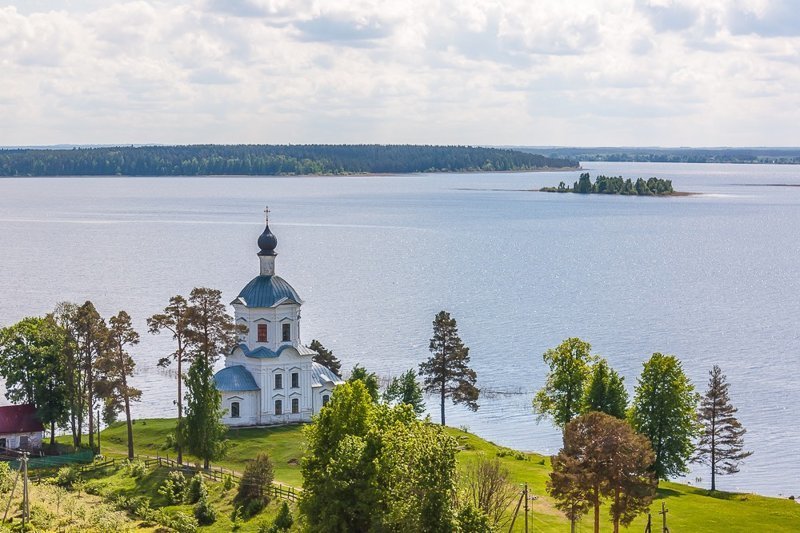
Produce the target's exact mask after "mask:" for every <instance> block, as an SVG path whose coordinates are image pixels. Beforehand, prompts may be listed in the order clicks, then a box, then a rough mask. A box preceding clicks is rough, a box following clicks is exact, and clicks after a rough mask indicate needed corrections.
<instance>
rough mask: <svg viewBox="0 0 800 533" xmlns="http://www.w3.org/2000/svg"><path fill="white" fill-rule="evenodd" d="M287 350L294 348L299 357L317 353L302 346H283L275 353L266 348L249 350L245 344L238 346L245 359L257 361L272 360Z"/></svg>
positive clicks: (260, 347)
mask: <svg viewBox="0 0 800 533" xmlns="http://www.w3.org/2000/svg"><path fill="white" fill-rule="evenodd" d="M289 348H294V349H295V350H297V353H299V354H300V355H316V353H317V352H315V351H314V350H312V349H311V348H307V347H306V346H303V345H302V344H301V345H299V346H292V345H291V344H284V345H283V346H281V347H280V348H278V351H276V352H273V351H272V350H270V349H269V348H267V347H266V346H259V347H258V348H256V349H255V350H251V349H250V348H249V347H248V346H247V345H246V344H244V343H241V344H239V349H241V350H242V351H243V352H244V355H246V356H247V357H255V358H257V359H268V358H272V357H279V356H280V355H281V353H283V351H284V350H286V349H289Z"/></svg>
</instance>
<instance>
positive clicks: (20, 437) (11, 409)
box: [0, 404, 44, 453]
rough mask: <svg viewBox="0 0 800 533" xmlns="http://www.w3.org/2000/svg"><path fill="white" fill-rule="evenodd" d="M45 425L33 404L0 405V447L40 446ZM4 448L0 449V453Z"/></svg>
mask: <svg viewBox="0 0 800 533" xmlns="http://www.w3.org/2000/svg"><path fill="white" fill-rule="evenodd" d="M43 431H44V426H42V421H41V420H39V417H38V416H36V407H34V406H33V405H31V404H25V405H6V406H3V407H0V447H2V448H11V449H17V448H39V447H40V446H41V445H42V432H43ZM1 452H2V450H0V453H1Z"/></svg>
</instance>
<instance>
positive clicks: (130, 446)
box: [123, 385, 133, 461]
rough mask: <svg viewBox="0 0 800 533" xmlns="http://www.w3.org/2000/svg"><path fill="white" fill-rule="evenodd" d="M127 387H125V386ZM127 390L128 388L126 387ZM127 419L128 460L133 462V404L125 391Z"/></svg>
mask: <svg viewBox="0 0 800 533" xmlns="http://www.w3.org/2000/svg"><path fill="white" fill-rule="evenodd" d="M123 386H125V385H123ZM125 387H126V389H127V386H125ZM125 418H126V419H127V420H128V459H129V460H131V461H133V423H132V422H131V402H130V400H129V399H128V392H127V390H126V391H125Z"/></svg>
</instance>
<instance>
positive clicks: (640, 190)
mask: <svg viewBox="0 0 800 533" xmlns="http://www.w3.org/2000/svg"><path fill="white" fill-rule="evenodd" d="M539 190H540V191H541V192H574V193H578V194H621V195H624V196H669V195H670V194H673V193H674V192H675V191H674V190H673V189H672V180H665V179H661V178H650V179H647V180H645V179H644V178H639V179H637V180H636V181H635V182H633V181H631V179H630V178H628V179H623V177H622V176H603V175H600V176H597V178H596V179H595V181H594V183H592V178H591V176H589V173H588V172H584V173H582V174H581V175H580V178H579V179H578V181H576V182H575V183H574V185H573V186H572V187H569V186H568V185H566V184H565V183H564V182H563V181H562V182H561V183H559V184H558V187H542V188H541V189H539Z"/></svg>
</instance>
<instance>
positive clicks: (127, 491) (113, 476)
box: [83, 466, 297, 533]
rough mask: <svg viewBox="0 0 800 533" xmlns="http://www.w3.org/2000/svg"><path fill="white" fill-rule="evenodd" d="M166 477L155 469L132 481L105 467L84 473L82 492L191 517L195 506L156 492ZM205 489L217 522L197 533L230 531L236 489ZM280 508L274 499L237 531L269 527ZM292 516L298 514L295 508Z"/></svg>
mask: <svg viewBox="0 0 800 533" xmlns="http://www.w3.org/2000/svg"><path fill="white" fill-rule="evenodd" d="M168 474H169V469H167V468H165V467H158V466H156V467H154V468H152V469H150V470H148V471H147V473H146V474H145V475H143V476H141V477H139V478H135V477H132V476H131V475H130V474H129V473H128V471H127V469H125V468H117V469H113V468H105V469H102V471H98V472H94V473H88V474H86V475H85V476H84V485H83V488H84V490H85V491H88V492H91V493H94V494H98V495H100V496H102V497H103V499H104V500H106V501H110V500H112V499H114V498H117V497H119V496H124V497H126V498H140V497H145V498H147V499H148V500H149V501H150V502H151V507H153V508H163V509H164V510H166V511H167V512H169V513H174V512H176V511H182V512H184V513H187V514H189V515H192V513H193V507H194V506H193V505H192V504H179V505H171V504H170V502H168V501H167V500H166V498H165V497H164V496H163V495H161V494H159V493H158V489H159V487H160V486H161V484H162V483H163V482H164V480H165V479H166V478H167V475H168ZM206 486H207V488H208V498H209V502H210V503H211V505H212V507H213V508H214V510H215V511H216V512H217V520H216V521H215V522H214V523H213V524H211V525H208V526H203V527H201V528H200V531H203V532H228V531H232V526H233V522H232V521H231V513H232V512H233V497H234V496H235V494H236V488H235V487H234V488H230V489H228V490H225V487H224V484H223V483H222V482H214V481H212V480H210V479H206ZM280 506H281V501H279V500H273V501H272V502H270V504H269V505H268V506H267V507H266V508H265V509H264V510H262V511H261V512H260V513H259V514H257V515H256V516H254V517H251V518H248V519H243V520H241V522H240V529H239V530H238V531H241V532H244V533H247V532H255V531H257V530H258V527H259V525H261V524H262V523H264V522H267V523H269V524H271V523H272V521H273V520H274V519H275V515H276V514H277V513H278V510H279V508H280ZM293 514H294V515H296V514H297V513H296V511H295V510H294V509H293ZM295 520H296V516H295Z"/></svg>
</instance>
